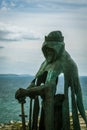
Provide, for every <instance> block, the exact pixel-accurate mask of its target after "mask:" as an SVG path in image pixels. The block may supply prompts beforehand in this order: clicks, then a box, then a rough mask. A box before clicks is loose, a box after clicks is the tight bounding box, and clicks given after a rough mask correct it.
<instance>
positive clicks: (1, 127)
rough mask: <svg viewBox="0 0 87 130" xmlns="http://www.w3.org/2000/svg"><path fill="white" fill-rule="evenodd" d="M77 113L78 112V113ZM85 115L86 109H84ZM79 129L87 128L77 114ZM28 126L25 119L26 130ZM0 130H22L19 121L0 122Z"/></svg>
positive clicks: (71, 126)
mask: <svg viewBox="0 0 87 130" xmlns="http://www.w3.org/2000/svg"><path fill="white" fill-rule="evenodd" d="M78 114H79V113H78ZM86 115H87V110H86ZM79 120H80V126H81V130H87V127H86V124H85V122H84V120H83V119H82V117H81V115H80V114H79ZM27 128H28V121H26V130H28V129H27ZM0 130H22V122H21V121H12V120H11V121H10V122H9V123H0ZM70 130H73V122H72V113H70Z"/></svg>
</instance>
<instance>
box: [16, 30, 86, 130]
mask: <svg viewBox="0 0 87 130" xmlns="http://www.w3.org/2000/svg"><path fill="white" fill-rule="evenodd" d="M42 52H43V54H44V56H45V61H44V62H43V63H42V65H41V67H40V69H39V71H38V72H37V74H36V76H35V79H34V80H33V81H32V82H31V84H30V86H29V87H28V88H27V89H23V88H20V89H19V90H17V92H16V98H17V99H19V98H21V97H26V96H29V97H30V98H36V100H37V98H38V97H37V96H38V95H40V96H41V97H42V99H43V103H42V110H43V111H44V126H45V128H44V129H45V130H54V96H55V93H56V86H57V82H58V76H59V75H60V74H61V73H63V74H64V97H65V98H64V102H63V112H62V114H63V127H62V130H70V119H69V117H70V115H69V99H68V89H69V87H70V89H71V99H72V116H73V127H74V130H80V123H79V118H78V110H79V112H80V114H81V116H82V118H83V119H84V121H85V123H86V124H87V119H86V115H85V110H84V106H83V101H82V92H81V86H80V82H79V76H78V69H77V65H76V63H75V62H74V61H73V59H72V58H71V57H70V55H69V54H68V52H67V51H66V50H65V43H64V37H63V36H62V33H61V31H53V32H51V33H49V34H48V36H45V41H44V43H43V45H42ZM37 113H38V112H37Z"/></svg>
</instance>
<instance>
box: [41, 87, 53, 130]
mask: <svg viewBox="0 0 87 130" xmlns="http://www.w3.org/2000/svg"><path fill="white" fill-rule="evenodd" d="M44 96H45V99H43V109H44V124H45V130H54V92H53V87H48V88H47V91H45V94H44Z"/></svg>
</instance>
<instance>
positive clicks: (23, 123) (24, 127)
mask: <svg viewBox="0 0 87 130" xmlns="http://www.w3.org/2000/svg"><path fill="white" fill-rule="evenodd" d="M19 103H20V104H21V114H20V115H19V116H20V117H21V119H22V129H23V130H26V125H25V117H27V115H25V112H24V103H26V101H25V97H23V98H20V99H19Z"/></svg>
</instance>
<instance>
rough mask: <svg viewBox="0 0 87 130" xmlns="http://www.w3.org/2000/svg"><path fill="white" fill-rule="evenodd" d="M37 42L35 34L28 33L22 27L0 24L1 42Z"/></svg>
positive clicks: (37, 37)
mask: <svg viewBox="0 0 87 130" xmlns="http://www.w3.org/2000/svg"><path fill="white" fill-rule="evenodd" d="M23 39H25V40H38V39H40V37H39V36H38V35H36V33H35V32H31V31H30V32H29V31H28V30H27V29H25V28H23V27H19V26H16V25H12V24H5V23H0V40H1V41H19V40H23Z"/></svg>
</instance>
